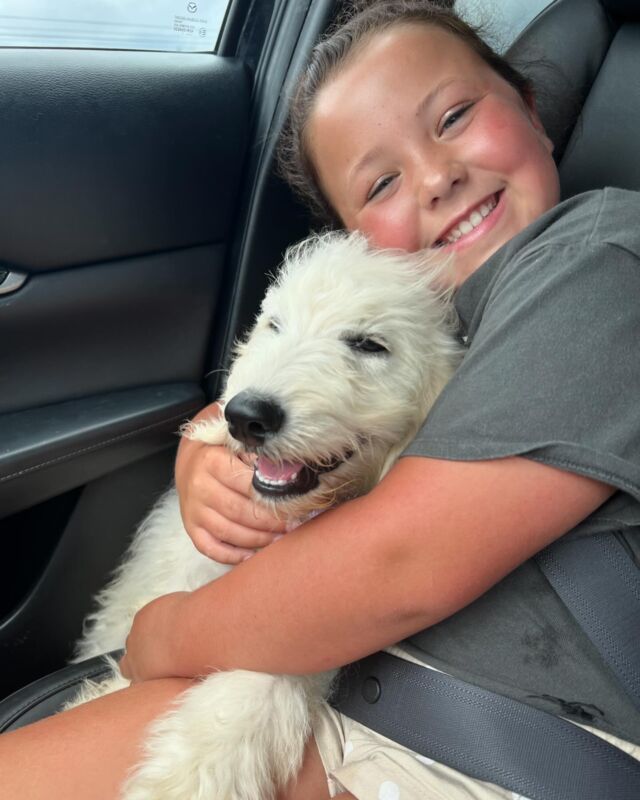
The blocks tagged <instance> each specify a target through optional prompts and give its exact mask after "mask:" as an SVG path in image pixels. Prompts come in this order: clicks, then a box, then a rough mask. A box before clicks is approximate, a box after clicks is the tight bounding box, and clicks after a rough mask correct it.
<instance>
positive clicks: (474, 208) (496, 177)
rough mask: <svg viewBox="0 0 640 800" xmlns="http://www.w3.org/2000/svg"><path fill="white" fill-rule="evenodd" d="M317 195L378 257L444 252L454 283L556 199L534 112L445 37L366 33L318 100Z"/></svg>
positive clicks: (423, 32)
mask: <svg viewBox="0 0 640 800" xmlns="http://www.w3.org/2000/svg"><path fill="white" fill-rule="evenodd" d="M308 143H309V150H310V155H311V159H312V161H313V164H314V166H315V169H316V171H317V175H318V178H319V181H320V184H321V187H322V189H323V191H324V193H325V194H326V196H327V198H328V199H329V202H330V203H331V204H332V206H333V208H334V209H335V210H336V211H337V213H338V214H339V215H340V217H341V219H342V221H343V223H344V225H345V226H346V227H347V228H348V229H349V230H355V229H357V230H360V231H362V232H363V233H365V234H366V235H367V236H368V238H369V239H370V241H371V242H372V243H373V244H374V245H375V246H377V247H385V248H386V247H392V248H400V249H402V250H407V251H411V252H413V251H416V250H423V249H426V250H429V249H434V250H437V251H438V252H440V253H443V254H444V253H453V254H454V255H455V258H454V262H453V263H454V280H455V283H456V284H459V283H461V282H462V281H463V280H464V279H465V278H466V277H467V276H468V275H470V274H471V273H472V272H473V271H474V270H476V269H477V268H478V267H479V266H480V265H481V264H482V263H483V262H484V261H485V260H486V259H487V258H488V257H489V256H490V255H491V254H492V253H494V252H495V251H496V250H497V249H498V248H499V247H500V246H501V245H503V244H504V243H505V242H507V241H508V240H509V239H510V238H511V237H512V236H514V235H515V234H516V233H518V232H519V231H521V230H522V229H523V228H525V227H526V226H527V225H528V224H529V223H530V222H533V220H535V219H536V218H537V217H539V216H540V215H541V214H542V213H543V212H545V211H547V210H548V209H550V208H552V207H553V206H554V205H555V204H556V203H557V202H558V199H559V186H558V174H557V170H556V167H555V164H554V161H553V159H552V157H551V152H552V149H553V146H552V144H551V142H550V140H549V139H548V137H547V136H546V134H545V132H544V130H543V128H542V125H541V123H540V121H539V119H538V116H537V114H536V112H535V110H534V109H533V108H531V107H529V106H528V105H527V104H526V103H525V102H524V100H523V99H522V98H521V97H520V95H519V94H518V92H517V91H516V90H515V89H514V88H513V87H512V86H511V85H510V84H508V83H507V82H506V81H505V80H503V79H502V78H501V77H500V76H499V75H498V74H497V73H495V72H494V71H493V70H492V69H491V68H490V67H489V66H488V65H487V64H486V63H485V62H484V61H483V60H482V59H481V58H480V57H479V56H478V55H476V53H475V52H474V51H473V50H471V49H470V48H469V47H468V46H467V45H466V44H465V43H464V42H462V41H461V40H460V39H459V38H457V37H456V36H454V35H453V34H449V33H447V32H446V31H443V30H442V29H440V28H436V27H429V26H427V25H412V26H409V25H399V26H397V27H395V28H392V29H390V30H388V31H386V32H384V33H380V34H376V35H374V37H373V38H372V39H371V40H370V41H368V42H367V43H366V44H365V45H364V46H363V48H362V49H361V50H359V51H358V52H357V54H356V55H355V56H354V57H353V60H351V61H349V62H347V66H346V67H345V68H343V69H342V70H341V71H340V72H339V73H338V74H337V75H336V76H335V77H334V78H332V79H331V80H330V81H329V83H328V84H327V85H326V86H325V87H323V89H322V90H321V91H320V93H319V94H318V96H317V98H316V103H315V106H314V110H313V113H312V115H311V118H310V120H309V126H308Z"/></svg>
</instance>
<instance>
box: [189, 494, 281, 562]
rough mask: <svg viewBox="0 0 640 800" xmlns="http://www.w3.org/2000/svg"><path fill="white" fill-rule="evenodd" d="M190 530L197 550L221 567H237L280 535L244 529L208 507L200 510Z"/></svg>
mask: <svg viewBox="0 0 640 800" xmlns="http://www.w3.org/2000/svg"><path fill="white" fill-rule="evenodd" d="M191 527H192V531H191V533H190V535H191V538H192V540H193V542H194V544H195V545H196V547H197V549H198V550H199V551H200V552H201V553H203V554H204V555H206V556H208V557H209V558H213V559H215V560H216V561H220V562H221V563H223V564H231V563H233V564H237V563H238V562H239V561H242V560H243V559H244V558H245V557H247V556H249V555H252V554H253V552H254V551H255V550H260V549H261V548H263V547H267V545H270V544H272V543H273V542H274V541H275V539H276V538H277V537H278V536H279V533H278V532H276V533H271V532H269V531H261V530H256V529H255V528H247V527H245V526H243V525H241V524H238V523H237V522H233V521H232V520H229V519H227V518H225V517H224V516H222V515H220V514H218V513H217V512H216V511H214V510H213V509H210V508H201V509H200V510H199V513H198V515H197V520H196V521H195V523H194V524H193V525H192V526H191ZM234 551H235V552H234ZM230 559H231V560H230Z"/></svg>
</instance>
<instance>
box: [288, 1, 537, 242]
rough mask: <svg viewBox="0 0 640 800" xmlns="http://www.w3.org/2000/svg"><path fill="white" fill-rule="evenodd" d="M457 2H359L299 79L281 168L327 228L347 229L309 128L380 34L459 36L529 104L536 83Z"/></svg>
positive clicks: (314, 54) (339, 21) (338, 23)
mask: <svg viewBox="0 0 640 800" xmlns="http://www.w3.org/2000/svg"><path fill="white" fill-rule="evenodd" d="M453 5H454V0H439V2H435V0H369V1H368V2H366V1H365V2H363V0H356V2H351V3H349V4H348V5H347V8H346V9H345V10H344V11H343V13H342V14H341V15H340V16H339V17H338V19H337V20H336V22H335V23H334V25H333V26H332V27H331V28H330V29H329V31H328V32H327V34H326V35H325V36H324V38H323V39H322V40H321V41H320V42H319V43H318V44H317V45H316V46H315V47H314V48H313V50H312V51H311V56H310V58H309V61H308V63H307V66H306V68H305V70H304V71H303V73H302V75H301V76H300V78H299V79H298V83H297V86H296V89H295V91H294V94H293V98H292V100H291V103H290V108H289V116H288V120H287V124H286V126H285V129H284V131H283V133H282V135H281V139H280V143H279V146H278V168H279V171H280V174H281V175H282V176H283V177H284V179H285V180H286V181H287V183H288V184H289V185H290V186H291V188H292V189H293V190H294V191H295V192H296V193H297V194H298V195H299V196H300V197H301V198H302V199H303V200H304V201H305V203H306V204H307V205H308V206H309V208H310V209H311V211H312V213H313V214H314V216H315V217H317V218H318V220H319V221H320V222H321V223H323V224H328V225H331V226H338V227H339V226H341V225H342V223H341V221H340V219H339V217H338V215H337V213H336V212H335V210H334V209H333V208H332V207H331V205H330V204H329V202H328V201H327V199H326V198H325V197H324V195H323V193H322V191H321V190H320V185H319V181H318V177H317V174H316V171H315V168H314V165H313V163H312V161H311V158H310V156H309V148H308V141H307V125H308V122H309V118H310V116H311V113H312V111H313V107H314V103H315V99H316V97H317V95H318V93H319V92H320V90H321V89H322V88H323V87H324V86H325V85H326V84H327V83H328V82H329V81H330V80H331V78H332V77H333V76H334V75H335V74H336V73H337V72H338V70H339V69H340V68H341V67H342V66H344V65H345V64H346V63H347V62H348V60H349V58H351V57H352V56H353V55H354V54H355V53H357V50H358V48H359V47H361V46H363V45H364V44H366V42H367V41H368V40H369V38H371V37H372V36H374V35H375V34H378V33H381V32H383V31H387V30H389V29H390V28H392V27H394V26H396V25H401V24H423V25H435V26H437V27H439V28H441V29H443V30H445V31H447V32H448V33H451V34H453V35H454V36H457V37H458V38H459V39H461V40H462V41H463V42H464V43H465V44H466V45H467V46H468V47H470V48H471V49H472V50H473V51H474V52H475V53H476V54H477V55H478V56H479V57H480V58H481V59H482V60H483V61H484V62H485V63H487V64H488V65H489V67H491V69H493V70H494V72H496V73H497V74H498V75H500V77H501V78H503V79H504V80H505V81H507V83H509V84H511V86H513V87H514V89H515V90H516V91H517V92H518V93H519V94H520V96H521V97H522V98H523V100H525V102H529V101H530V100H531V98H532V96H533V87H532V84H531V82H530V81H529V80H528V79H527V78H526V77H525V76H524V75H522V74H521V73H520V72H519V71H518V70H517V69H515V68H514V67H513V66H511V65H510V64H509V63H508V61H506V59H504V58H503V57H502V56H500V55H498V53H496V52H495V51H494V50H493V49H492V48H491V47H490V46H489V45H488V44H487V43H486V42H485V41H484V40H483V39H482V38H481V37H480V35H479V33H478V32H477V30H476V29H475V28H473V27H472V26H470V25H469V24H467V23H466V22H463V20H462V19H460V17H459V16H458V15H457V14H456V13H455V11H454V10H453Z"/></svg>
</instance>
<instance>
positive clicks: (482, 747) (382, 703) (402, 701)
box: [331, 653, 640, 800]
mask: <svg viewBox="0 0 640 800" xmlns="http://www.w3.org/2000/svg"><path fill="white" fill-rule="evenodd" d="M331 703H332V705H334V706H335V707H336V708H337V709H338V710H339V711H341V712H342V713H343V714H345V715H346V716H348V717H351V718H352V719H355V720H356V721H358V722H361V723H362V724H364V725H366V726H367V727H369V728H371V729H372V730H374V731H377V732H378V733H380V734H382V735H383V736H386V737H387V738H389V739H392V740H393V741H394V742H398V743H400V744H401V745H404V746H405V747H407V748H409V749H410V750H413V751H414V752H416V753H419V754H422V755H424V756H426V757H428V758H432V759H434V760H436V761H438V762H440V763H442V764H446V765H447V766H449V767H452V768H453V769H456V770H458V771H459V772H462V773H465V774H467V775H470V776H471V777H473V778H477V779H479V780H482V781H489V782H492V783H495V784H498V785H499V786H501V787H503V788H505V789H510V790H511V791H513V792H517V793H518V794H521V795H523V796H524V797H527V798H530V800H602V798H604V797H615V798H616V800H638V798H639V797H640V762H638V761H636V760H635V759H633V758H632V757H631V756H629V755H627V754H626V753H624V752H623V751H622V750H619V749H618V748H616V747H613V746H612V745H610V744H608V742H605V741H604V740H603V739H600V738H598V737H597V736H595V735H593V734H591V733H589V732H588V731H585V730H583V729H582V728H578V727H577V726H575V725H572V724H571V723H570V722H567V721H565V720H563V719H561V718H559V717H555V716H553V715H552V714H547V713H546V712H544V711H540V710H538V709H536V708H533V707H532V706H528V705H525V704H524V703H520V702H518V701H517V700H512V699H511V698H508V697H504V696H502V695H498V694H495V693H493V692H489V691H487V690H486V689H481V688H479V687H476V686H472V685H471V684H468V683H464V682H463V681H460V680H458V679H457V678H453V677H451V676H449V675H445V674H444V673H440V672H436V671H434V670H431V669H428V668H425V667H423V666H420V665H418V664H413V663H411V662H408V661H404V660H403V659H400V658H397V657H395V656H392V655H390V654H389V653H376V654H375V655H373V656H369V657H368V658H365V659H363V660H361V661H358V662H356V663H355V664H353V665H350V666H348V667H345V668H344V669H343V670H342V671H341V674H340V680H339V683H338V686H337V689H336V692H335V693H334V696H333V698H332V700H331Z"/></svg>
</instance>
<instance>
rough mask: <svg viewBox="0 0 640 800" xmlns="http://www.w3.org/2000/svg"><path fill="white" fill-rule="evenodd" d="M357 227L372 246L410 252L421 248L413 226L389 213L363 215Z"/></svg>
mask: <svg viewBox="0 0 640 800" xmlns="http://www.w3.org/2000/svg"><path fill="white" fill-rule="evenodd" d="M358 229H359V230H361V231H362V232H363V233H364V234H365V235H366V237H367V238H368V239H369V241H370V242H371V244H372V245H374V247H378V248H392V249H398V250H406V251H407V252H410V253H411V252H415V251H416V250H419V249H420V248H421V243H420V241H419V239H418V236H417V233H416V231H415V229H414V227H413V226H412V225H411V224H409V223H408V222H407V220H405V219H402V218H398V217H396V216H394V215H393V214H391V213H386V214H383V213H375V214H366V215H363V216H362V217H361V219H360V220H359V224H358Z"/></svg>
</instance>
